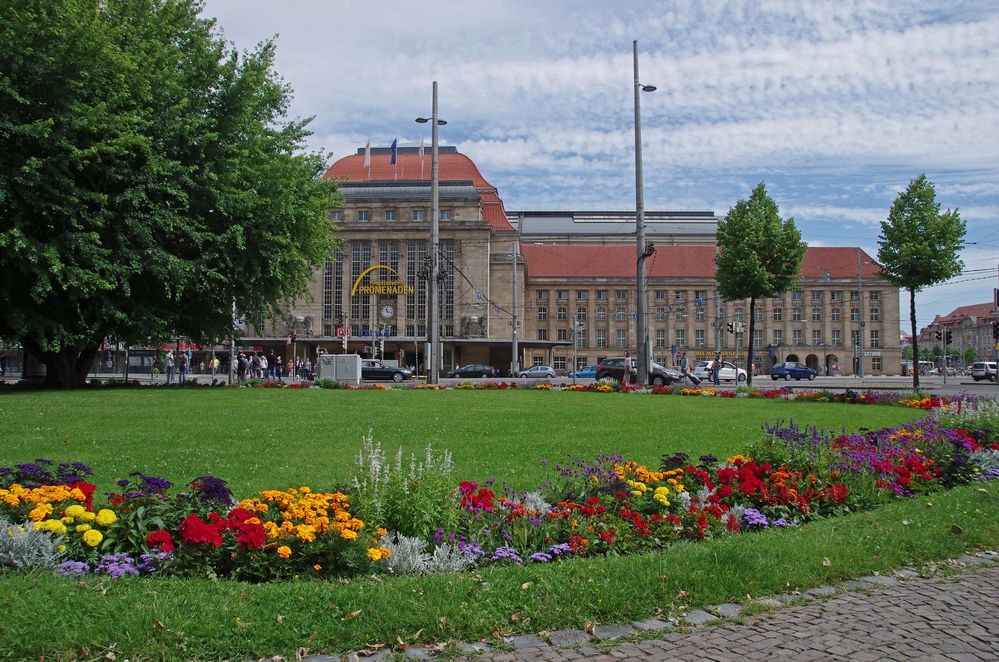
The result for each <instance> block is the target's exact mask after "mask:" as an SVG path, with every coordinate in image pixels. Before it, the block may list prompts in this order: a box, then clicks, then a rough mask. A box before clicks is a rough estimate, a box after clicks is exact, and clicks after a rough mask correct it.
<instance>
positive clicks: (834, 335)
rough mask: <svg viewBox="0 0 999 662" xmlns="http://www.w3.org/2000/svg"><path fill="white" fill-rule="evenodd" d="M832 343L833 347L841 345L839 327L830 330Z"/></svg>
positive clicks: (841, 339)
mask: <svg viewBox="0 0 999 662" xmlns="http://www.w3.org/2000/svg"><path fill="white" fill-rule="evenodd" d="M832 344H833V345H834V346H835V347H841V346H842V345H843V338H842V336H840V330H839V329H833V330H832Z"/></svg>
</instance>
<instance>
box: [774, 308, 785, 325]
mask: <svg viewBox="0 0 999 662" xmlns="http://www.w3.org/2000/svg"><path fill="white" fill-rule="evenodd" d="M783 317H784V309H783V308H774V321H775V322H779V321H781V319H783Z"/></svg>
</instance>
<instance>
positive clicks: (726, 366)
mask: <svg viewBox="0 0 999 662" xmlns="http://www.w3.org/2000/svg"><path fill="white" fill-rule="evenodd" d="M712 363H714V361H713V360H712V361H698V362H697V365H695V366H694V370H693V373H694V376H695V377H699V378H701V379H708V380H710V379H711V371H710V370H708V366H709V365H711V364H712ZM718 379H719V380H721V381H723V382H734V381H736V380H738V381H739V382H744V381H746V379H747V377H746V371H745V370H743V369H742V368H738V367H736V365H735V364H734V363H729V362H728V361H722V368H721V372H720V373H718Z"/></svg>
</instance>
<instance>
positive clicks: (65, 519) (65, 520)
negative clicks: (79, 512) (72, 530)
mask: <svg viewBox="0 0 999 662" xmlns="http://www.w3.org/2000/svg"><path fill="white" fill-rule="evenodd" d="M61 521H62V523H63V524H72V523H73V522H75V521H76V520H75V519H73V518H72V517H63V518H62V520H61Z"/></svg>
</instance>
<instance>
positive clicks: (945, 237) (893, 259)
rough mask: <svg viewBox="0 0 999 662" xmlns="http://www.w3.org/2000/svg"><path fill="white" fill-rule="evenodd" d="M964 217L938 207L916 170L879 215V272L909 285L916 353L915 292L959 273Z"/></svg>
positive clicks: (916, 385) (928, 185)
mask: <svg viewBox="0 0 999 662" xmlns="http://www.w3.org/2000/svg"><path fill="white" fill-rule="evenodd" d="M964 233H965V227H964V221H962V220H961V216H960V214H959V213H958V211H957V210H956V209H955V210H953V211H951V210H949V209H948V210H947V211H946V212H944V213H943V214H941V213H940V204H939V203H938V202H937V200H936V189H935V188H934V186H933V183H932V182H930V181H929V180H927V179H926V175H920V176H919V177H916V178H915V179H913V180H912V181H911V182H909V186H908V188H906V189H905V190H904V191H902V192H901V193H899V194H898V196H897V197H896V198H895V202H894V203H892V206H891V211H889V212H888V219H887V220H884V221H881V236H880V237H879V238H878V247H879V248H878V262H880V265H879V266H880V267H881V277H882V278H884V279H885V280H887V281H888V282H889V283H891V284H892V285H895V286H896V287H902V288H905V289H907V290H909V325H910V327H911V333H912V346H913V350H914V353H915V354H916V355H917V356H918V355H919V336H918V334H917V333H916V292H918V291H919V290H921V289H922V288H924V287H927V286H928V285H934V284H936V283H942V282H943V281H945V280H948V279H950V278H953V277H954V276H957V275H958V274H960V273H961V270H962V269H963V268H964V263H963V262H962V261H961V259H960V258H959V257H958V253H959V252H960V251H961V249H962V248H963V247H964ZM912 387H913V388H919V371H918V370H913V371H912Z"/></svg>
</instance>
